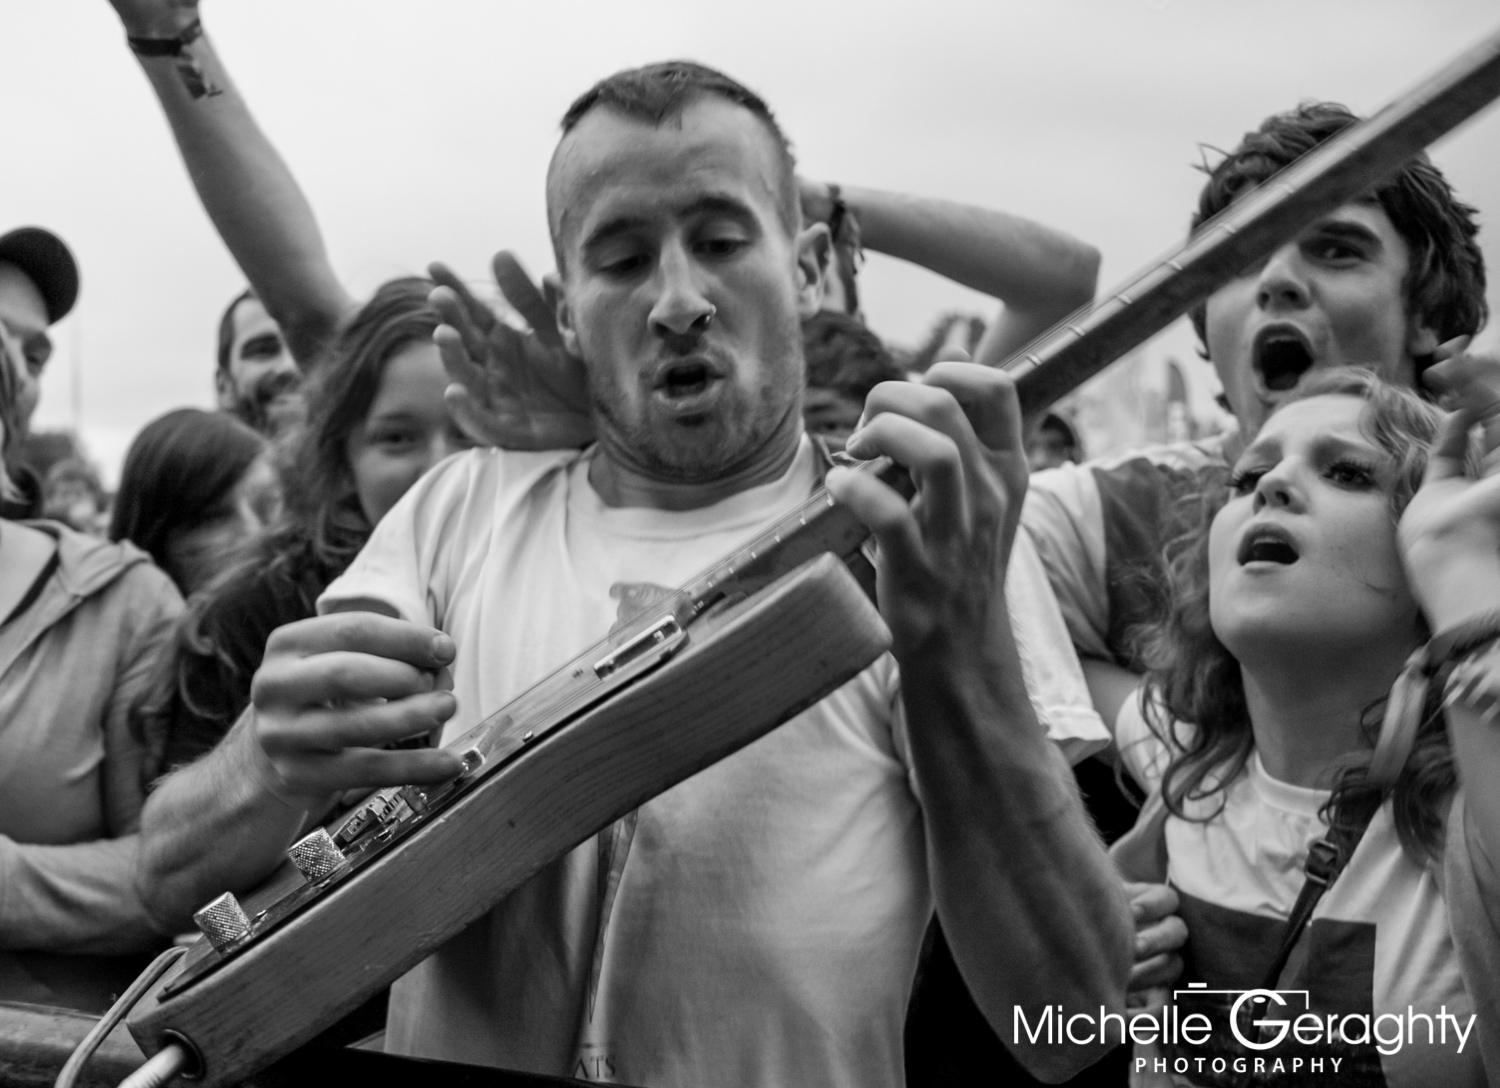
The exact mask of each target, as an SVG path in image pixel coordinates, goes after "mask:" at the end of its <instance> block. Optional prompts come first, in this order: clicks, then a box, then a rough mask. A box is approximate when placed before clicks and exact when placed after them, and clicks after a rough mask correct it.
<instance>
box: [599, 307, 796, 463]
mask: <svg viewBox="0 0 1500 1088" xmlns="http://www.w3.org/2000/svg"><path fill="white" fill-rule="evenodd" d="M778 339H779V343H776V344H775V345H773V348H772V352H771V354H770V357H771V358H775V359H782V360H786V361H787V362H788V363H789V365H788V366H786V367H776V368H767V369H765V370H763V371H762V378H761V381H760V383H759V384H758V385H756V386H754V387H753V388H750V389H741V388H738V387H736V388H735V390H733V392H732V393H731V395H730V396H729V397H728V398H726V400H725V401H722V402H721V403H720V404H719V406H718V408H717V409H716V411H715V413H714V416H713V417H710V418H709V419H706V420H705V421H703V422H702V423H700V424H696V425H691V424H683V423H678V422H676V421H673V420H662V421H660V422H658V423H654V422H653V421H652V420H651V419H649V418H648V417H649V410H648V409H647V407H646V406H648V405H650V404H651V401H652V390H651V389H650V387H648V386H647V385H645V384H644V383H645V378H644V376H642V377H640V378H638V379H637V380H638V381H639V382H641V383H642V384H641V386H640V388H639V389H638V390H637V393H638V398H639V399H638V403H639V404H640V405H641V409H642V411H641V418H639V419H631V418H629V417H628V416H627V415H625V414H624V413H622V412H621V411H620V408H621V406H622V405H623V404H624V403H625V398H624V397H621V396H619V395H618V394H619V387H618V386H617V385H615V384H614V383H613V382H608V383H601V382H600V381H599V380H598V377H597V375H596V373H595V371H594V369H593V368H592V367H588V368H586V374H587V377H588V388H589V401H590V404H591V405H592V408H593V414H594V419H595V420H596V421H597V424H598V427H597V430H598V433H599V436H600V443H601V445H604V446H607V447H609V446H612V447H614V448H615V450H616V455H617V456H620V457H623V458H624V459H625V460H626V462H627V463H628V464H629V465H630V467H632V468H634V469H636V470H637V471H641V472H644V473H645V474H646V475H648V476H650V477H652V478H654V479H658V480H662V481H663V482H667V483H676V484H699V483H708V482H711V481H714V480H721V479H724V478H725V477H728V476H732V475H734V474H735V473H737V472H739V471H740V470H741V469H744V468H745V467H747V466H748V465H750V464H752V463H753V462H754V461H755V459H756V458H757V457H758V456H759V455H760V454H761V453H762V451H763V450H765V448H766V445H767V444H768V443H770V442H771V441H773V440H774V438H775V437H776V435H777V434H778V433H780V432H781V431H782V430H783V429H784V428H785V426H786V424H787V417H788V416H789V415H794V414H797V413H799V412H800V409H801V405H802V397H801V390H802V383H803V381H804V379H805V364H803V362H802V326H801V324H800V322H799V323H795V324H793V325H792V326H791V327H790V328H788V329H786V330H784V331H783V332H782V334H781V335H780V337H779V338H778ZM605 372H606V373H608V371H607V370H606V371H605ZM721 380H723V381H733V376H732V375H731V376H730V377H728V378H724V379H721ZM788 384H790V385H792V386H793V389H792V390H791V394H792V395H790V396H786V395H785V392H786V391H785V388H784V387H785V386H786V385H788ZM741 421H743V422H741ZM699 428H701V429H702V433H701V434H699V435H695V436H694V437H693V439H692V440H689V441H682V442H674V441H671V436H674V435H684V436H686V435H687V434H690V433H691V432H692V431H694V430H697V429H699Z"/></svg>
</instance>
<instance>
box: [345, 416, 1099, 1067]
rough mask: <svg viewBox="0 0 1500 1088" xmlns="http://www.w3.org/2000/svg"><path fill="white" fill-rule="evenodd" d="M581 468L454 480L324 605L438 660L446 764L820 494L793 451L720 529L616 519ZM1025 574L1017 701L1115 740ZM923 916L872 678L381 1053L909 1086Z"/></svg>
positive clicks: (628, 845) (407, 1025) (527, 905)
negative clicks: (454, 651)
mask: <svg viewBox="0 0 1500 1088" xmlns="http://www.w3.org/2000/svg"><path fill="white" fill-rule="evenodd" d="M589 457H590V454H588V453H587V452H585V453H584V454H582V455H580V454H578V453H577V452H575V451H566V452H550V453H518V452H513V451H499V450H473V451H470V452H467V453H464V454H461V455H459V456H457V457H456V458H453V459H450V460H449V461H447V462H445V463H444V464H443V465H441V466H439V467H438V468H437V469H436V470H434V471H433V472H432V473H429V474H428V475H427V476H426V477H424V478H423V479H422V480H421V481H420V482H419V483H418V484H417V485H416V486H415V487H413V488H412V490H411V491H409V492H408V493H407V494H406V496H405V497H404V498H403V499H402V500H401V502H400V503H398V504H397V506H396V507H395V508H394V509H393V510H392V511H391V512H390V513H389V514H387V515H386V517H385V518H384V519H383V520H382V521H381V522H380V525H379V527H378V528H377V529H376V531H375V533H374V535H373V536H372V537H371V539H370V542H369V543H368V544H367V545H366V547H365V549H364V551H362V552H361V553H360V555H359V557H358V558H357V559H356V560H355V561H354V563H353V564H352V565H351V566H350V568H349V569H348V571H347V572H346V573H345V574H344V575H343V577H341V578H339V579H338V580H337V581H336V582H334V583H333V585H331V586H330V587H329V588H328V590H327V592H326V593H325V594H324V596H323V598H322V599H321V600H320V602H319V604H320V607H323V608H326V607H327V606H329V605H330V604H331V603H332V602H335V601H350V600H357V599H371V598H373V599H376V600H380V601H383V602H385V603H386V604H388V605H390V606H392V607H394V608H395V609H396V611H397V612H398V614H400V615H401V616H402V617H403V618H406V619H410V620H413V621H416V622H420V623H430V624H433V625H435V626H437V627H440V628H441V629H443V630H445V631H447V632H448V633H449V634H450V635H452V636H453V639H454V641H455V643H456V644H457V647H458V656H457V659H456V661H455V662H454V666H453V680H454V693H455V695H456V697H457V699H458V705H459V709H458V713H457V715H456V716H455V717H454V719H453V720H452V721H451V722H450V723H449V725H448V727H447V729H446V730H445V739H452V738H453V737H455V736H457V735H458V734H460V733H461V732H462V731H464V730H466V729H468V728H469V727H470V726H472V725H473V724H475V723H477V722H478V721H479V720H481V719H482V718H483V717H484V716H486V715H487V714H488V713H491V712H493V711H494V710H496V709H497V708H499V707H500V706H502V705H504V704H505V703H506V702H507V701H509V700H510V699H512V698H513V697H514V696H516V695H518V694H519V693H520V692H522V691H523V690H525V689H526V688H527V687H529V686H530V685H531V684H532V683H534V682H535V681H537V680H539V679H541V678H542V677H544V676H546V675H548V674H549V673H550V672H552V671H553V670H554V669H556V668H557V667H559V666H560V665H562V664H563V663H564V662H566V661H567V660H569V659H570V658H571V657H573V656H574V655H575V654H576V653H578V652H580V651H581V650H583V649H584V648H585V647H587V646H588V645H589V644H591V643H593V642H595V641H597V640H598V639H599V638H601V637H603V636H604V635H605V634H606V633H607V632H608V631H609V630H610V628H611V627H612V625H614V624H616V623H617V622H619V621H620V620H626V619H629V618H632V617H633V616H634V615H635V614H636V612H638V611H639V610H640V609H642V608H644V607H649V604H650V603H651V601H652V600H653V599H655V597H656V596H657V595H658V594H659V593H660V592H662V591H664V590H665V589H666V588H667V587H673V586H676V585H679V584H681V583H683V582H685V581H687V580H688V578H690V577H691V576H692V575H693V574H695V573H696V572H697V571H699V570H700V569H702V568H704V567H707V566H708V565H710V564H711V563H712V562H714V561H716V560H717V559H719V558H720V557H722V556H723V555H724V554H726V553H727V552H729V551H730V550H732V549H733V548H734V547H735V546H736V545H737V544H739V543H741V542H742V541H743V540H745V539H747V538H748V537H749V536H751V535H753V534H754V533H755V532H756V531H758V530H759V529H760V528H762V527H764V526H765V525H767V524H769V523H770V522H772V521H773V520H775V519H776V518H777V517H779V516H781V515H782V514H784V513H786V512H787V511H789V510H790V509H792V508H793V507H794V506H796V505H797V504H798V503H799V502H801V501H802V500H803V499H804V498H806V497H807V495H808V494H810V493H811V491H812V489H813V488H814V486H815V485H816V482H817V476H818V473H817V468H816V462H815V459H814V453H813V450H812V448H811V446H810V444H808V443H807V442H805V441H804V444H803V447H802V449H801V450H800V451H799V454H798V456H797V459H796V461H795V463H794V464H793V466H792V467H791V469H790V470H789V471H788V473H787V474H786V475H785V476H784V477H783V478H781V479H780V480H777V481H775V482H773V483H769V484H766V485H763V486H760V487H756V488H751V489H749V490H746V491H744V492H741V493H739V494H737V495H734V496H732V497H730V498H728V499H725V500H724V501H722V502H719V503H717V504H715V505H713V506H710V507H706V508H703V509H699V510H689V511H681V512H668V511H660V510H652V509H640V508H612V507H608V506H606V505H605V504H604V503H603V502H602V501H601V499H600V498H599V496H598V494H597V493H596V492H595V491H594V489H593V487H592V486H590V484H589V482H588V466H589ZM1028 557H1029V558H1028ZM1018 562H1019V565H1020V566H1021V567H1023V568H1024V570H1023V571H1018V569H1017V567H1016V566H1013V567H1012V572H1011V575H1010V577H1009V579H1008V596H1009V598H1010V607H1011V609H1012V616H1013V618H1014V621H1015V622H1016V623H1017V625H1018V628H1019V630H1018V637H1017V641H1018V642H1019V643H1020V644H1021V645H1022V646H1023V647H1025V650H1026V658H1025V664H1026V667H1027V672H1028V676H1029V677H1030V678H1031V679H1032V680H1033V682H1034V683H1035V684H1036V685H1037V688H1036V691H1035V692H1034V693H1033V701H1034V703H1036V704H1037V705H1038V706H1039V708H1040V709H1041V710H1042V712H1043V715H1044V717H1043V720H1044V721H1045V722H1047V723H1048V725H1049V728H1051V730H1052V731H1053V732H1054V734H1057V735H1058V736H1059V739H1060V740H1061V741H1063V742H1066V743H1067V744H1069V745H1072V746H1073V747H1074V748H1075V749H1089V748H1092V747H1095V746H1097V745H1098V744H1099V743H1100V742H1101V741H1102V740H1103V739H1104V737H1105V736H1106V734H1105V733H1104V729H1103V724H1102V723H1101V722H1100V721H1099V720H1098V718H1097V716H1095V715H1094V714H1093V712H1092V709H1091V708H1090V705H1089V702H1088V695H1087V690H1086V688H1085V687H1084V686H1083V681H1082V675H1081V673H1080V672H1079V670H1078V668H1077V663H1076V660H1075V659H1073V658H1072V656H1071V648H1070V646H1069V645H1068V642H1067V634H1066V630H1065V628H1064V627H1063V624H1062V620H1061V616H1060V615H1059V614H1058V613H1057V610H1056V606H1055V604H1053V605H1052V606H1051V610H1050V612H1049V611H1048V609H1047V607H1046V605H1047V603H1048V602H1050V600H1051V598H1050V594H1049V592H1048V591H1047V587H1046V581H1045V577H1044V575H1043V574H1042V573H1041V568H1040V562H1039V560H1038V559H1037V558H1036V556H1035V553H1034V552H1031V551H1030V550H1029V548H1027V547H1025V546H1024V545H1023V547H1022V548H1021V549H1020V552H1019V560H1018ZM1028 563H1029V565H1028ZM1023 575H1024V576H1023ZM1054 649H1055V650H1056V651H1057V655H1054V653H1053V650H1054ZM611 889H612V893H611ZM931 911H932V903H931V897H930V894H929V890H928V883H927V869H926V854H925V846H924V840H923V831H922V812H921V808H920V805H919V802H918V800H917V797H916V795H915V792H914V789H913V786H912V780H911V776H910V774H909V770H908V760H907V756H906V745H905V735H904V726H903V725H902V716H901V714H900V713H899V697H898V680H897V670H896V666H895V663H894V661H893V660H892V659H891V658H890V657H889V656H888V655H887V656H886V657H884V658H882V659H881V660H880V661H878V662H876V663H875V664H874V665H872V666H871V667H870V668H869V669H867V670H865V672H863V673H862V674H861V675H860V676H858V677H856V678H855V679H854V680H852V681H850V682H849V683H848V684H846V685H845V686H844V687H842V688H841V689H839V690H838V691H837V692H835V693H834V694H833V695H831V696H829V697H828V698H827V699H825V700H823V701H822V702H821V703H819V704H817V705H816V706H814V707H813V708H811V709H810V710H808V711H806V712H804V713H803V714H801V715H799V716H798V717H796V718H794V719H793V720H792V721H790V722H788V723H787V724H785V725H783V726H782V727H781V728H779V729H777V730H775V731H773V732H772V733H770V734H768V735H767V736H765V737H763V738H762V739H760V740H759V741H757V742H755V743H754V744H751V745H749V746H748V747H746V748H744V749H742V750H741V751H740V752H738V753H736V754H735V755H732V756H730V757H729V758H727V759H725V760H723V761H722V762H720V763H718V764H716V765H715V766H713V767H710V768H709V769H707V770H705V771H703V772H702V773H700V774H698V775H696V776H694V777H693V778H690V779H688V780H687V781H685V782H683V783H681V784H680V785H678V786H676V787H675V788H673V789H671V790H669V791H667V792H666V793H664V794H662V795H661V796H659V797H657V798H655V799H654V800H652V801H650V802H649V803H647V804H646V805H644V806H642V807H641V808H640V809H639V810H638V812H637V813H636V814H634V817H633V818H630V817H627V819H625V820H622V821H620V822H619V823H617V824H616V825H614V826H613V827H612V828H609V829H606V830H605V831H604V832H602V833H601V834H600V835H599V836H598V838H597V839H596V840H595V841H591V842H589V843H586V844H585V845H583V846H580V847H578V848H577V849H575V850H574V851H572V852H571V853H570V854H568V855H567V856H566V857H565V858H563V859H562V860H560V861H559V862H557V863H556V864H554V865H552V866H549V867H548V868H547V869H545V870H543V871H542V872H541V873H539V874H538V875H537V876H536V877H534V878H533V879H531V880H530V881H528V882H527V883H526V884H525V885H523V886H522V887H521V888H520V889H519V890H518V891H517V892H516V893H515V894H513V895H511V896H510V897H508V898H507V899H506V900H504V901H503V902H502V903H500V904H499V905H498V906H497V907H496V908H495V910H494V911H492V912H491V913H490V914H489V915H487V916H485V917H484V918H482V919H481V920H480V921H479V922H477V923H476V924H475V925H474V926H472V927H471V928H470V929H469V930H467V931H466V932H464V933H463V934H461V935H460V936H459V937H457V938H455V939H454V940H452V941H450V942H449V943H448V944H447V945H445V946H444V947H443V948H442V949H441V950H439V952H438V953H437V954H435V955H434V956H433V957H431V958H430V959H429V960H427V961H426V962H425V963H423V964H421V965H420V966H419V967H417V968H416V969H415V970H414V971H412V972H411V973H410V974H409V975H407V976H406V977H405V978H403V979H402V980H400V981H399V982H398V983H397V984H396V986H395V987H394V988H393V990H392V994H391V1012H390V1021H389V1026H388V1031H387V1047H388V1048H389V1049H391V1050H394V1051H397V1052H400V1053H405V1054H412V1055H417V1056H421V1057H434V1058H444V1059H448V1060H454V1061H463V1062H472V1063H478V1064H485V1065H499V1066H505V1067H509V1068H515V1069H524V1070H530V1071H535V1072H541V1073H550V1074H562V1075H571V1076H575V1077H578V1078H580V1079H587V1080H595V1081H611V1080H613V1081H621V1082H624V1083H630V1084H637V1085H650V1086H658V1085H661V1086H682V1088H688V1086H694V1088H697V1086H700V1085H707V1084H712V1085H715V1086H716V1088H718V1086H723V1088H733V1086H739V1085H744V1086H751V1085H757V1086H759V1085H765V1086H771V1085H787V1086H790V1085H797V1084H806V1085H819V1086H823V1085H850V1086H854V1085H860V1086H879V1085H892V1086H894V1085H899V1084H900V1083H901V1081H902V1051H901V1037H902V1027H903V1022H904V1017H905V1012H906V1003H907V997H908V991H909V989H910V986H911V981H912V974H913V971H914V969H915V967H916V962H917V955H918V951H919V947H920V943H921V939H922V935H923V930H924V927H925V926H926V924H927V920H928V918H929V916H930V914H931Z"/></svg>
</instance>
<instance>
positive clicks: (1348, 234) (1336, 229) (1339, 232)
mask: <svg viewBox="0 0 1500 1088" xmlns="http://www.w3.org/2000/svg"><path fill="white" fill-rule="evenodd" d="M1308 233H1309V234H1312V235H1315V236H1317V237H1323V238H1327V237H1334V238H1343V239H1347V240H1348V241H1351V242H1363V243H1365V244H1366V245H1373V246H1377V247H1378V246H1380V245H1382V242H1381V240H1380V235H1378V234H1376V233H1375V232H1374V231H1373V230H1371V229H1370V228H1369V227H1367V226H1365V225H1364V224H1363V223H1358V222H1355V221H1354V220H1351V219H1328V220H1324V221H1323V222H1321V223H1318V224H1316V225H1315V226H1314V227H1313V229H1312V230H1311V231H1309V232H1308Z"/></svg>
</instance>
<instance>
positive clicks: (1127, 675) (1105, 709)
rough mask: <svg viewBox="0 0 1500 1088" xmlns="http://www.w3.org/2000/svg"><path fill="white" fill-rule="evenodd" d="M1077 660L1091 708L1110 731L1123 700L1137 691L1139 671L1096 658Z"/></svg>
mask: <svg viewBox="0 0 1500 1088" xmlns="http://www.w3.org/2000/svg"><path fill="white" fill-rule="evenodd" d="M1078 663H1079V664H1080V665H1082V666H1083V679H1084V682H1085V683H1087V684H1088V686H1089V698H1091V699H1092V700H1093V701H1094V709H1095V710H1097V711H1098V712H1099V717H1101V718H1103V719H1104V724H1105V725H1106V726H1108V727H1109V729H1110V730H1111V731H1113V730H1114V727H1115V720H1116V719H1117V718H1119V716H1120V708H1121V707H1122V706H1124V705H1125V700H1127V699H1132V698H1134V697H1135V696H1136V694H1137V693H1138V692H1139V691H1140V690H1141V683H1142V680H1141V676H1140V674H1138V673H1133V672H1131V671H1130V670H1129V669H1127V668H1125V667H1124V666H1123V665H1116V664H1115V663H1114V662H1113V661H1103V660H1100V659H1099V658H1097V657H1082V656H1080V657H1079V659H1078Z"/></svg>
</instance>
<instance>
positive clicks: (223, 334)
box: [219, 287, 255, 373]
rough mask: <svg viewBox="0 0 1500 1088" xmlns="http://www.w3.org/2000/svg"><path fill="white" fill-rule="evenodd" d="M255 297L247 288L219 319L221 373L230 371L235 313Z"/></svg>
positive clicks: (236, 296) (235, 298) (235, 297)
mask: <svg viewBox="0 0 1500 1088" xmlns="http://www.w3.org/2000/svg"><path fill="white" fill-rule="evenodd" d="M254 297H255V292H254V291H252V290H251V289H250V288H248V287H247V288H245V289H244V290H243V291H241V292H240V293H239V294H237V295H235V296H234V300H233V301H232V302H230V304H229V305H228V306H227V307H226V308H225V310H224V313H223V314H222V315H220V317H219V370H220V372H221V373H222V372H225V371H227V370H228V369H229V356H230V353H231V352H232V351H234V311H236V310H238V309H239V308H240V303H242V302H244V301H245V300H246V299H248V298H254Z"/></svg>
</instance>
